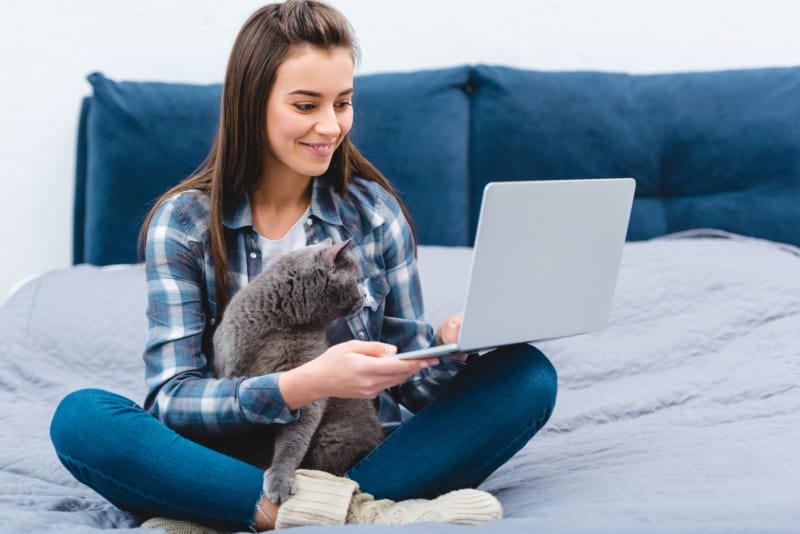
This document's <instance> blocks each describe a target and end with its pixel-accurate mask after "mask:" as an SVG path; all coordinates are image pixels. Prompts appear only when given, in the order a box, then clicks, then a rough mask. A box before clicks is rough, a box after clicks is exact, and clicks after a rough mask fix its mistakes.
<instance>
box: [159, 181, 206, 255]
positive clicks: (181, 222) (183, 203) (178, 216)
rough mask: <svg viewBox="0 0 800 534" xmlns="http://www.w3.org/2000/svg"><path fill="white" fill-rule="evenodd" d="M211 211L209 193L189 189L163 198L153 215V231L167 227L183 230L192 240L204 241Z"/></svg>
mask: <svg viewBox="0 0 800 534" xmlns="http://www.w3.org/2000/svg"><path fill="white" fill-rule="evenodd" d="M210 213H211V204H210V199H209V196H208V194H207V193H204V192H202V191H200V190H199V189H188V190H186V191H181V192H179V193H176V194H174V195H171V196H169V197H167V198H165V199H164V200H163V202H162V203H161V205H160V206H159V207H158V209H157V210H156V212H155V214H154V215H153V221H152V223H151V231H152V230H153V229H154V228H159V227H161V228H165V229H167V228H168V229H171V230H176V231H179V232H182V233H184V234H185V235H186V237H187V238H188V239H189V240H190V241H200V242H204V241H205V238H206V234H207V233H208V225H209V218H210Z"/></svg>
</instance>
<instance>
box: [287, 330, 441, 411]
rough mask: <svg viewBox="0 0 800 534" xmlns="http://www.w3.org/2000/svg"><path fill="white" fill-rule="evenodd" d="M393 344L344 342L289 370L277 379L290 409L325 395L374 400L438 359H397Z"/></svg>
mask: <svg viewBox="0 0 800 534" xmlns="http://www.w3.org/2000/svg"><path fill="white" fill-rule="evenodd" d="M396 352H397V347H395V346H394V345H389V344H386V343H381V342H378V341H356V340H353V341H346V342H344V343H339V344H338V345H334V346H332V347H330V348H329V349H328V350H326V351H325V352H324V353H322V355H320V356H319V357H317V358H315V359H313V360H311V361H310V362H308V363H305V364H303V365H301V366H300V367H297V368H295V369H292V370H291V371H287V372H285V373H283V374H282V375H281V377H280V379H279V381H278V387H279V388H280V391H281V395H282V396H283V399H284V401H285V402H286V406H287V407H288V408H289V409H290V410H296V409H297V408H300V407H302V406H305V405H307V404H310V403H312V402H314V401H316V400H319V399H324V398H327V397H341V398H348V399H374V398H375V397H377V396H378V395H380V393H381V392H382V391H383V390H385V389H386V388H389V387H392V386H396V385H397V384H402V383H403V382H405V381H406V380H408V378H409V377H410V376H411V375H413V374H414V373H416V372H418V371H420V370H421V369H425V368H426V367H430V366H431V365H436V364H437V363H438V362H439V360H438V358H427V359H424V360H398V359H397V358H393V357H392V356H393V355H394V354H395V353H396Z"/></svg>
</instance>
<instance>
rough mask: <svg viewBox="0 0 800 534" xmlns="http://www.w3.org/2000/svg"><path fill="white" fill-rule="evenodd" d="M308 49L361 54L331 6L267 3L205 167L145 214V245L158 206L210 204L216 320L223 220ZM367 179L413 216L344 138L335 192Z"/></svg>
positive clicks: (242, 52)
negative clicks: (276, 87)
mask: <svg viewBox="0 0 800 534" xmlns="http://www.w3.org/2000/svg"><path fill="white" fill-rule="evenodd" d="M300 45H311V46H314V47H316V48H321V49H325V50H329V49H332V48H339V47H344V48H349V49H350V50H351V51H352V54H353V60H354V61H356V60H357V58H358V54H359V50H358V45H357V44H356V41H355V37H354V33H353V29H352V27H351V26H350V23H349V22H348V21H347V19H346V18H345V17H344V15H342V14H341V13H340V12H339V11H337V10H336V9H334V8H333V7H331V6H329V5H327V4H324V3H322V2H319V1H315V0H288V1H287V2H285V3H281V4H269V5H266V6H264V7H262V8H261V9H259V10H258V11H256V12H255V13H253V14H252V15H251V16H250V18H248V19H247V21H246V22H245V23H244V26H242V29H241V30H240V31H239V35H238V36H237V37H236V41H235V42H234V45H233V49H232V50H231V55H230V59H229V60H228V68H227V70H226V72H225V82H224V84H223V88H222V106H221V112H220V119H219V127H218V129H217V134H216V137H215V138H214V143H213V145H212V146H211V150H210V151H209V154H208V156H207V157H206V160H205V161H204V162H203V164H202V165H201V167H200V168H199V169H198V170H197V171H196V172H195V173H194V174H193V175H192V176H190V177H189V178H187V179H186V180H184V181H183V182H181V183H180V184H178V185H176V186H175V187H173V188H172V189H170V190H169V191H167V192H166V193H165V194H164V195H163V196H162V197H161V198H159V200H158V201H157V202H156V204H155V205H154V206H153V208H152V209H151V210H150V212H149V213H148V215H147V218H146V219H145V222H144V225H143V227H142V233H141V236H140V243H144V242H145V240H146V235H147V229H148V227H149V226H150V223H151V221H152V219H153V215H154V214H155V212H156V210H158V208H159V206H161V204H162V203H163V202H164V201H165V200H166V199H167V198H169V197H172V196H174V195H176V194H178V193H181V192H183V191H186V190H188V189H199V190H200V191H203V192H204V193H206V194H208V195H209V197H210V204H211V213H210V221H209V243H208V244H209V246H210V247H211V259H212V263H213V267H214V287H215V292H216V300H217V316H218V318H221V317H222V314H223V311H224V309H225V306H226V305H227V303H228V301H229V300H230V286H229V282H230V275H229V265H228V255H227V250H226V247H225V238H224V233H223V225H222V218H223V212H224V210H226V209H228V208H230V207H231V205H232V203H234V202H236V201H237V200H238V199H239V198H241V195H243V194H247V193H248V192H249V191H251V190H252V189H253V188H254V187H255V186H256V185H257V184H258V181H259V179H260V178H261V173H262V171H263V160H264V150H265V147H266V146H267V139H266V135H267V134H266V132H267V124H266V123H267V113H266V106H267V97H268V95H269V94H270V91H271V89H272V86H273V83H274V81H275V75H276V72H277V70H278V67H279V66H280V65H281V63H283V61H284V60H285V59H286V57H287V56H288V55H289V53H290V51H291V49H292V47H295V46H300ZM354 175H358V176H362V177H364V178H366V179H367V180H372V181H374V182H377V183H378V184H380V185H381V186H383V187H384V188H385V189H386V190H387V191H389V192H390V193H391V194H392V195H393V196H394V197H395V198H396V199H397V201H398V202H399V203H400V207H401V208H402V210H403V214H404V215H405V216H406V219H407V220H408V221H409V223H410V221H411V217H410V215H409V213H408V211H407V210H406V207H405V206H404V205H403V202H402V201H401V200H400V198H399V196H398V195H397V193H396V192H395V191H394V189H393V188H392V186H391V185H390V184H389V182H388V181H387V180H386V178H384V177H383V175H381V173H380V172H379V171H378V170H377V169H376V168H375V167H374V166H373V165H372V164H371V163H370V162H369V161H367V159H366V158H365V157H364V156H362V155H361V153H359V151H358V150H357V149H356V147H355V146H353V144H352V143H351V142H350V139H349V137H348V136H345V138H344V140H343V141H342V143H341V144H340V145H339V148H337V150H336V152H334V154H333V157H332V160H331V165H330V167H329V168H328V170H327V171H326V172H325V177H326V178H328V180H329V183H331V184H333V186H334V189H335V190H336V192H337V193H340V194H345V193H346V191H347V186H348V183H349V181H350V179H351V178H352V177H353V176H354Z"/></svg>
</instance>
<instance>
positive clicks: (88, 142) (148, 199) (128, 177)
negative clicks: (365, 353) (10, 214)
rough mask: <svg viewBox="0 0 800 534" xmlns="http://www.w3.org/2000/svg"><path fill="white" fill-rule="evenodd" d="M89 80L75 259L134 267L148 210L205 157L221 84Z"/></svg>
mask: <svg viewBox="0 0 800 534" xmlns="http://www.w3.org/2000/svg"><path fill="white" fill-rule="evenodd" d="M88 79H89V82H90V83H91V84H92V89H93V96H92V97H90V98H89V99H88V105H86V104H85V114H84V121H83V122H84V123H83V124H82V125H81V132H79V147H78V148H79V155H78V176H77V184H76V232H75V245H76V246H75V258H74V261H75V262H76V263H78V262H86V263H94V264H98V265H105V264H111V263H129V262H134V261H137V259H138V257H137V236H138V233H139V229H140V227H141V225H142V223H143V221H144V217H145V216H146V214H147V212H148V211H149V209H150V207H152V205H153V203H154V202H155V200H157V199H158V197H160V196H161V195H162V194H163V193H164V192H165V191H166V190H167V189H169V188H170V187H172V186H173V185H175V184H177V183H178V182H180V181H181V180H183V179H184V178H186V177H187V176H189V174H191V173H192V171H194V170H195V169H196V168H197V167H198V166H199V165H200V164H201V163H202V162H203V160H204V159H205V157H206V155H207V154H208V150H209V148H210V147H211V144H212V141H213V139H214V135H215V133H216V128H217V123H218V121H219V107H220V95H221V86H220V85H208V86H202V85H186V84H171V83H136V82H114V81H112V80H109V79H108V78H106V77H104V76H103V75H102V74H99V73H94V74H91V75H90V76H89V77H88ZM81 193H83V194H82V195H81ZM81 196H82V198H81ZM78 202H82V203H83V208H84V212H85V216H84V217H80V215H79V213H77V209H78V208H79V204H78ZM81 220H82V221H83V227H82V228H81V227H80V226H78V225H79V224H80V222H81Z"/></svg>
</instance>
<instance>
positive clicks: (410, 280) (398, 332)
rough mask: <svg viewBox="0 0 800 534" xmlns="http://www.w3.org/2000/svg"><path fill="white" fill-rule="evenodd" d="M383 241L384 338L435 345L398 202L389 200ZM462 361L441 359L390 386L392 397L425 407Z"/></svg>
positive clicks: (401, 344)
mask: <svg viewBox="0 0 800 534" xmlns="http://www.w3.org/2000/svg"><path fill="white" fill-rule="evenodd" d="M388 207H389V209H390V210H391V215H390V216H389V217H388V218H387V221H386V226H385V231H384V235H383V241H384V253H383V254H384V263H385V265H386V269H387V273H386V274H387V278H388V282H389V292H388V294H387V295H386V301H385V311H384V319H383V336H382V337H383V339H384V340H385V341H386V342H389V343H393V344H395V345H397V346H398V348H399V349H400V350H415V349H420V348H425V347H429V346H430V345H432V344H434V343H435V341H434V331H433V327H432V326H431V325H430V324H428V323H427V322H425V319H424V306H423V300H422V286H421V284H420V279H419V273H418V270H417V262H416V256H415V243H414V237H413V235H412V232H411V226H410V225H409V224H408V222H407V220H406V218H405V216H404V215H403V212H402V210H401V209H400V206H399V204H396V203H389V206H388ZM462 367H464V364H463V363H461V362H458V361H453V360H441V363H440V364H439V365H435V366H433V367H430V368H428V369H425V370H423V371H420V372H419V373H417V374H415V375H414V376H412V377H411V378H410V379H409V380H408V381H406V382H405V383H403V384H400V385H399V386H397V387H395V388H392V391H391V393H392V396H393V397H394V398H395V399H396V401H397V402H400V403H402V404H403V405H405V406H406V407H407V408H408V409H409V410H411V411H412V412H416V411H419V410H421V409H422V408H424V407H425V406H426V405H427V404H428V403H429V402H430V401H431V400H433V399H434V398H435V397H436V395H437V393H438V392H439V391H440V390H441V389H442V387H444V385H445V384H447V382H449V381H450V380H451V379H452V378H453V377H454V376H455V375H456V374H457V373H458V371H459V370H460V369H461V368H462Z"/></svg>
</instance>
